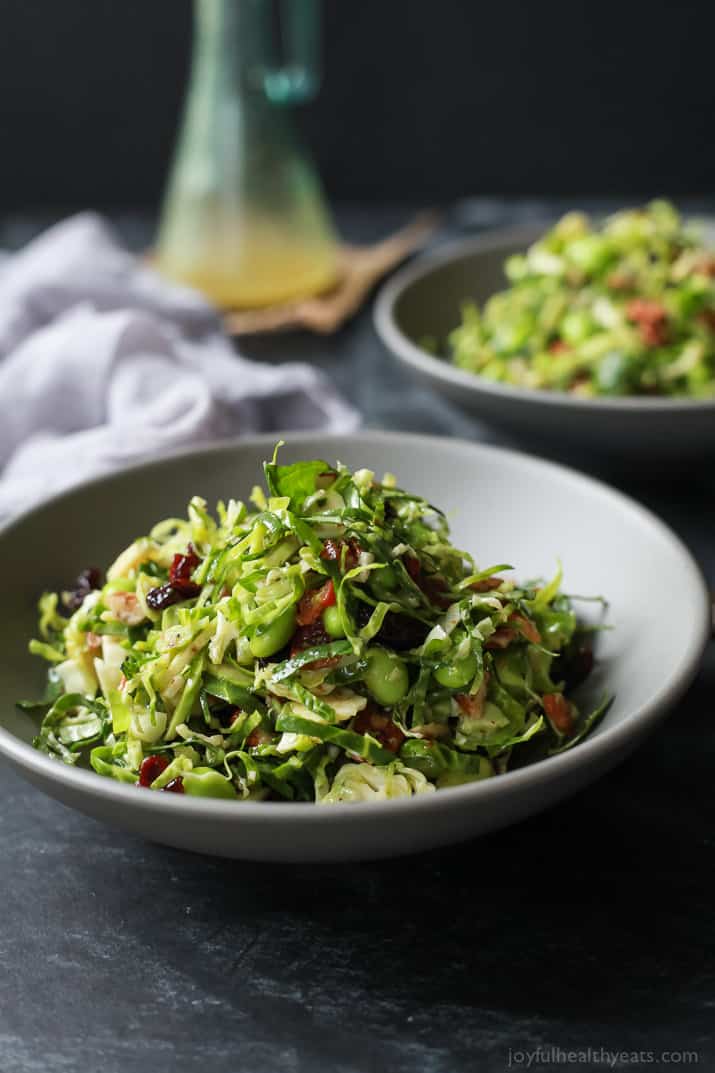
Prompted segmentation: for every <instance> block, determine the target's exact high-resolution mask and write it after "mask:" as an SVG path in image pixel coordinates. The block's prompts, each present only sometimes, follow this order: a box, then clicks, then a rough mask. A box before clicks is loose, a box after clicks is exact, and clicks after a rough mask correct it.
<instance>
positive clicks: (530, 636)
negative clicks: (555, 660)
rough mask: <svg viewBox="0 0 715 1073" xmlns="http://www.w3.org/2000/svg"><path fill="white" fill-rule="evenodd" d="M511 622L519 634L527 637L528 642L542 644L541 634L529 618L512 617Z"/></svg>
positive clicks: (510, 617)
mask: <svg viewBox="0 0 715 1073" xmlns="http://www.w3.org/2000/svg"><path fill="white" fill-rule="evenodd" d="M509 622H511V623H513V625H514V626H515V627H516V629H517V630H518V631H519V633H520V634H521V635H522V636H523V637H526V639H527V641H531V643H532V644H534V645H540V644H541V634H540V633H539V631H538V630H537V628H536V626H535V625H534V623H533V622H530V620H529V619H528V618H525V617H524V616H523V615H510V616H509Z"/></svg>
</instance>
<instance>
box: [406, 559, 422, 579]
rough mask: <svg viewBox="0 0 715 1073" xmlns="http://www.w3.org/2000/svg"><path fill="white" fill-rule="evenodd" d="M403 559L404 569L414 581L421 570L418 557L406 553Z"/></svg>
mask: <svg viewBox="0 0 715 1073" xmlns="http://www.w3.org/2000/svg"><path fill="white" fill-rule="evenodd" d="M403 561H404V564H405V570H406V571H407V573H408V574H409V575H410V577H411V578H412V580H413V581H415V582H416V581H417V579H418V577H419V576H420V572H421V570H422V567H421V565H420V561H419V559H418V558H417V556H415V555H406V556H405V558H404V560H403Z"/></svg>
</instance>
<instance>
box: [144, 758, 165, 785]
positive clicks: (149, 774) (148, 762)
mask: <svg viewBox="0 0 715 1073" xmlns="http://www.w3.org/2000/svg"><path fill="white" fill-rule="evenodd" d="M168 766H169V761H168V760H167V759H166V757H165V756H159V755H158V754H157V753H154V754H153V755H152V756H146V757H145V758H144V759H143V760H142V762H141V767H140V768H139V781H138V783H137V785H138V786H151V784H152V783H153V781H154V779H158V778H159V776H160V775H161V773H162V771H166V769H167V768H168Z"/></svg>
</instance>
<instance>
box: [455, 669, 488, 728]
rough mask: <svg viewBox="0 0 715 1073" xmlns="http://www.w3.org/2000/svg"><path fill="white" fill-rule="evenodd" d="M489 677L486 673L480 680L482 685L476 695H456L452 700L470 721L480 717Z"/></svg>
mask: <svg viewBox="0 0 715 1073" xmlns="http://www.w3.org/2000/svg"><path fill="white" fill-rule="evenodd" d="M489 677H490V676H489V672H488V671H487V672H486V673H485V675H484V678H483V679H482V684H481V685H480V687H479V689H478V690H477V692H476V693H457V695H456V697H455V698H454V699H455V700H456V702H457V704H458V706H459V707H460V709H461V710H462V711H463V712H464V714H465V715H466V716H468V717H469V718H470V719H479V718H481V716H482V713H483V711H484V704H485V701H486V699H487V688H488V686H489Z"/></svg>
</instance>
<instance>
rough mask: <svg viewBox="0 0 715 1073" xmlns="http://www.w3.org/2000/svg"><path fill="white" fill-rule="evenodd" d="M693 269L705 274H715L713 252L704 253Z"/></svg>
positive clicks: (710, 275)
mask: <svg viewBox="0 0 715 1073" xmlns="http://www.w3.org/2000/svg"><path fill="white" fill-rule="evenodd" d="M693 271H695V272H700V273H702V275H704V276H709V277H710V278H712V277H713V276H715V257H713V256H712V254H704V255H703V256H702V257H700V258H698V260H697V261H696V262H695V264H694V266H693Z"/></svg>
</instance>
